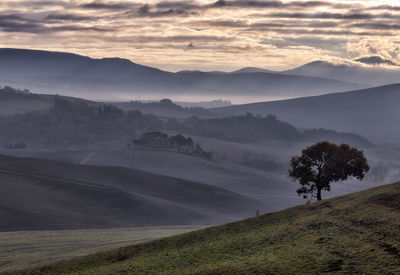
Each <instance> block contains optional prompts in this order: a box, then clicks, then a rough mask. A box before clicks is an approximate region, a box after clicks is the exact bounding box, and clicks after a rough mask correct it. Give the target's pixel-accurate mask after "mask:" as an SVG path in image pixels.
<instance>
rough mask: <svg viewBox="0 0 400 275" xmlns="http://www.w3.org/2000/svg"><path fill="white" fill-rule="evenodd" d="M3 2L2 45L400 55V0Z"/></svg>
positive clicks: (251, 56)
mask: <svg viewBox="0 0 400 275" xmlns="http://www.w3.org/2000/svg"><path fill="white" fill-rule="evenodd" d="M0 10H1V11H0V41H1V43H0V46H1V47H13V48H14V47H15V48H29V49H45V50H54V51H68V52H75V53H78V54H83V55H89V56H91V57H116V56H117V57H122V58H128V59H131V60H132V61H134V62H137V63H141V64H145V65H150V66H156V67H159V68H162V69H165V70H171V71H178V70H182V69H201V70H234V69H238V68H240V67H243V66H257V67H262V68H268V69H273V70H280V69H287V68H292V67H295V66H297V65H301V64H304V63H306V62H310V61H313V60H316V59H323V60H337V61H341V60H351V59H354V58H356V57H360V56H369V55H380V56H382V57H384V58H385V59H390V60H392V61H393V62H395V63H397V62H398V61H399V59H400V56H399V46H398V45H399V43H400V37H399V35H400V25H399V24H398V22H399V19H400V3H399V1H338V0H336V1H333V0H330V1H304V2H302V1H273V0H271V1H262V0H260V1H240V0H220V1H207V0H203V1H184V0H181V1H153V0H150V1H103V2H101V1H94V2H93V1H84V0H70V1H67V0H63V1H41V0H35V1H24V0H18V1H17V0H14V1H11V0H7V1H2V2H1V3H0Z"/></svg>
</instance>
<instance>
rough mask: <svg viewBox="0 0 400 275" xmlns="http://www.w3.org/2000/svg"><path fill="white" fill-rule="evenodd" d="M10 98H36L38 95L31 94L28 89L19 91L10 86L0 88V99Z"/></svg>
mask: <svg viewBox="0 0 400 275" xmlns="http://www.w3.org/2000/svg"><path fill="white" fill-rule="evenodd" d="M12 97H38V95H35V94H32V93H31V92H30V91H29V90H28V89H24V90H20V89H15V88H13V87H10V86H3V87H1V86H0V98H2V99H3V98H12Z"/></svg>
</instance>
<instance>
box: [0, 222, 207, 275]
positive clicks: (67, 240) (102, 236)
mask: <svg viewBox="0 0 400 275" xmlns="http://www.w3.org/2000/svg"><path fill="white" fill-rule="evenodd" d="M198 228H199V227H195V226H168V227H167V226H163V227H135V228H120V229H96V230H58V231H24V232H3V233H0V272H4V271H7V270H14V269H21V268H26V267H31V266H32V265H38V264H45V263H50V262H55V261H59V260H66V259H70V258H73V257H78V256H83V255H87V254H92V253H97V252H99V251H104V250H110V249H115V248H119V247H122V246H127V245H132V244H137V243H140V242H144V241H149V240H153V239H157V238H162V237H167V236H171V235H176V234H180V233H184V232H188V231H191V230H194V229H198Z"/></svg>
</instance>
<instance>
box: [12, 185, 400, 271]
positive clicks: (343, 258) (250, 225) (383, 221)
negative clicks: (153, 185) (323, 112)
mask: <svg viewBox="0 0 400 275" xmlns="http://www.w3.org/2000/svg"><path fill="white" fill-rule="evenodd" d="M399 200H400V184H399V183H397V184H392V185H386V186H381V187H378V188H374V189H370V190H366V191H363V192H359V193H353V194H350V195H346V196H342V197H337V198H334V199H330V200H325V201H321V202H318V203H312V204H309V205H304V206H299V207H295V208H290V209H287V210H284V211H281V212H277V213H272V214H267V215H263V216H260V217H256V218H252V219H248V220H244V221H240V222H236V223H231V224H226V225H222V226H218V227H211V228H207V229H204V230H200V231H196V232H191V233H187V234H183V235H178V236H175V237H170V238H165V239H161V240H157V241H152V242H148V243H144V244H139V245H134V246H130V247H125V248H121V249H118V250H113V251H110V252H105V253H98V254H96V255H91V256H86V257H82V258H77V259H74V260H72V261H65V262H60V263H57V264H53V265H49V266H44V267H40V268H36V269H33V270H25V271H19V272H17V273H15V274H39V273H40V274H82V273H84V274H116V273H133V274H136V273H137V274H140V273H163V274H194V273H196V274H223V273H224V274H225V273H231V274H249V273H255V274H260V273H263V274H320V273H331V274H335V273H340V274H343V273H344V274H371V273H375V274H398V273H399V272H400V257H399V255H400V242H399V240H400V236H399V231H398V228H399V226H400V205H399Z"/></svg>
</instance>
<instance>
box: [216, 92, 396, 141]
mask: <svg viewBox="0 0 400 275" xmlns="http://www.w3.org/2000/svg"><path fill="white" fill-rule="evenodd" d="M398 102H400V84H392V85H386V86H380V87H375V88H370V89H365V90H357V91H350V92H345V93H335V94H327V95H322V96H314V97H303V98H296V99H290V100H281V101H270V102H260V103H253V104H245V105H237V106H230V107H224V108H217V109H214V110H215V112H217V113H218V114H220V115H224V116H227V115H238V114H244V113H246V112H253V113H255V114H261V115H266V114H274V115H276V116H278V117H279V119H281V120H283V121H287V122H289V123H292V124H294V125H296V126H298V127H303V128H312V127H316V128H319V127H323V128H329V129H334V130H337V131H349V132H353V133H356V134H361V135H363V136H366V137H386V138H387V137H392V138H395V137H399V136H400V129H399V128H398V127H393V125H397V124H399V122H400V109H399V108H398Z"/></svg>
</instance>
